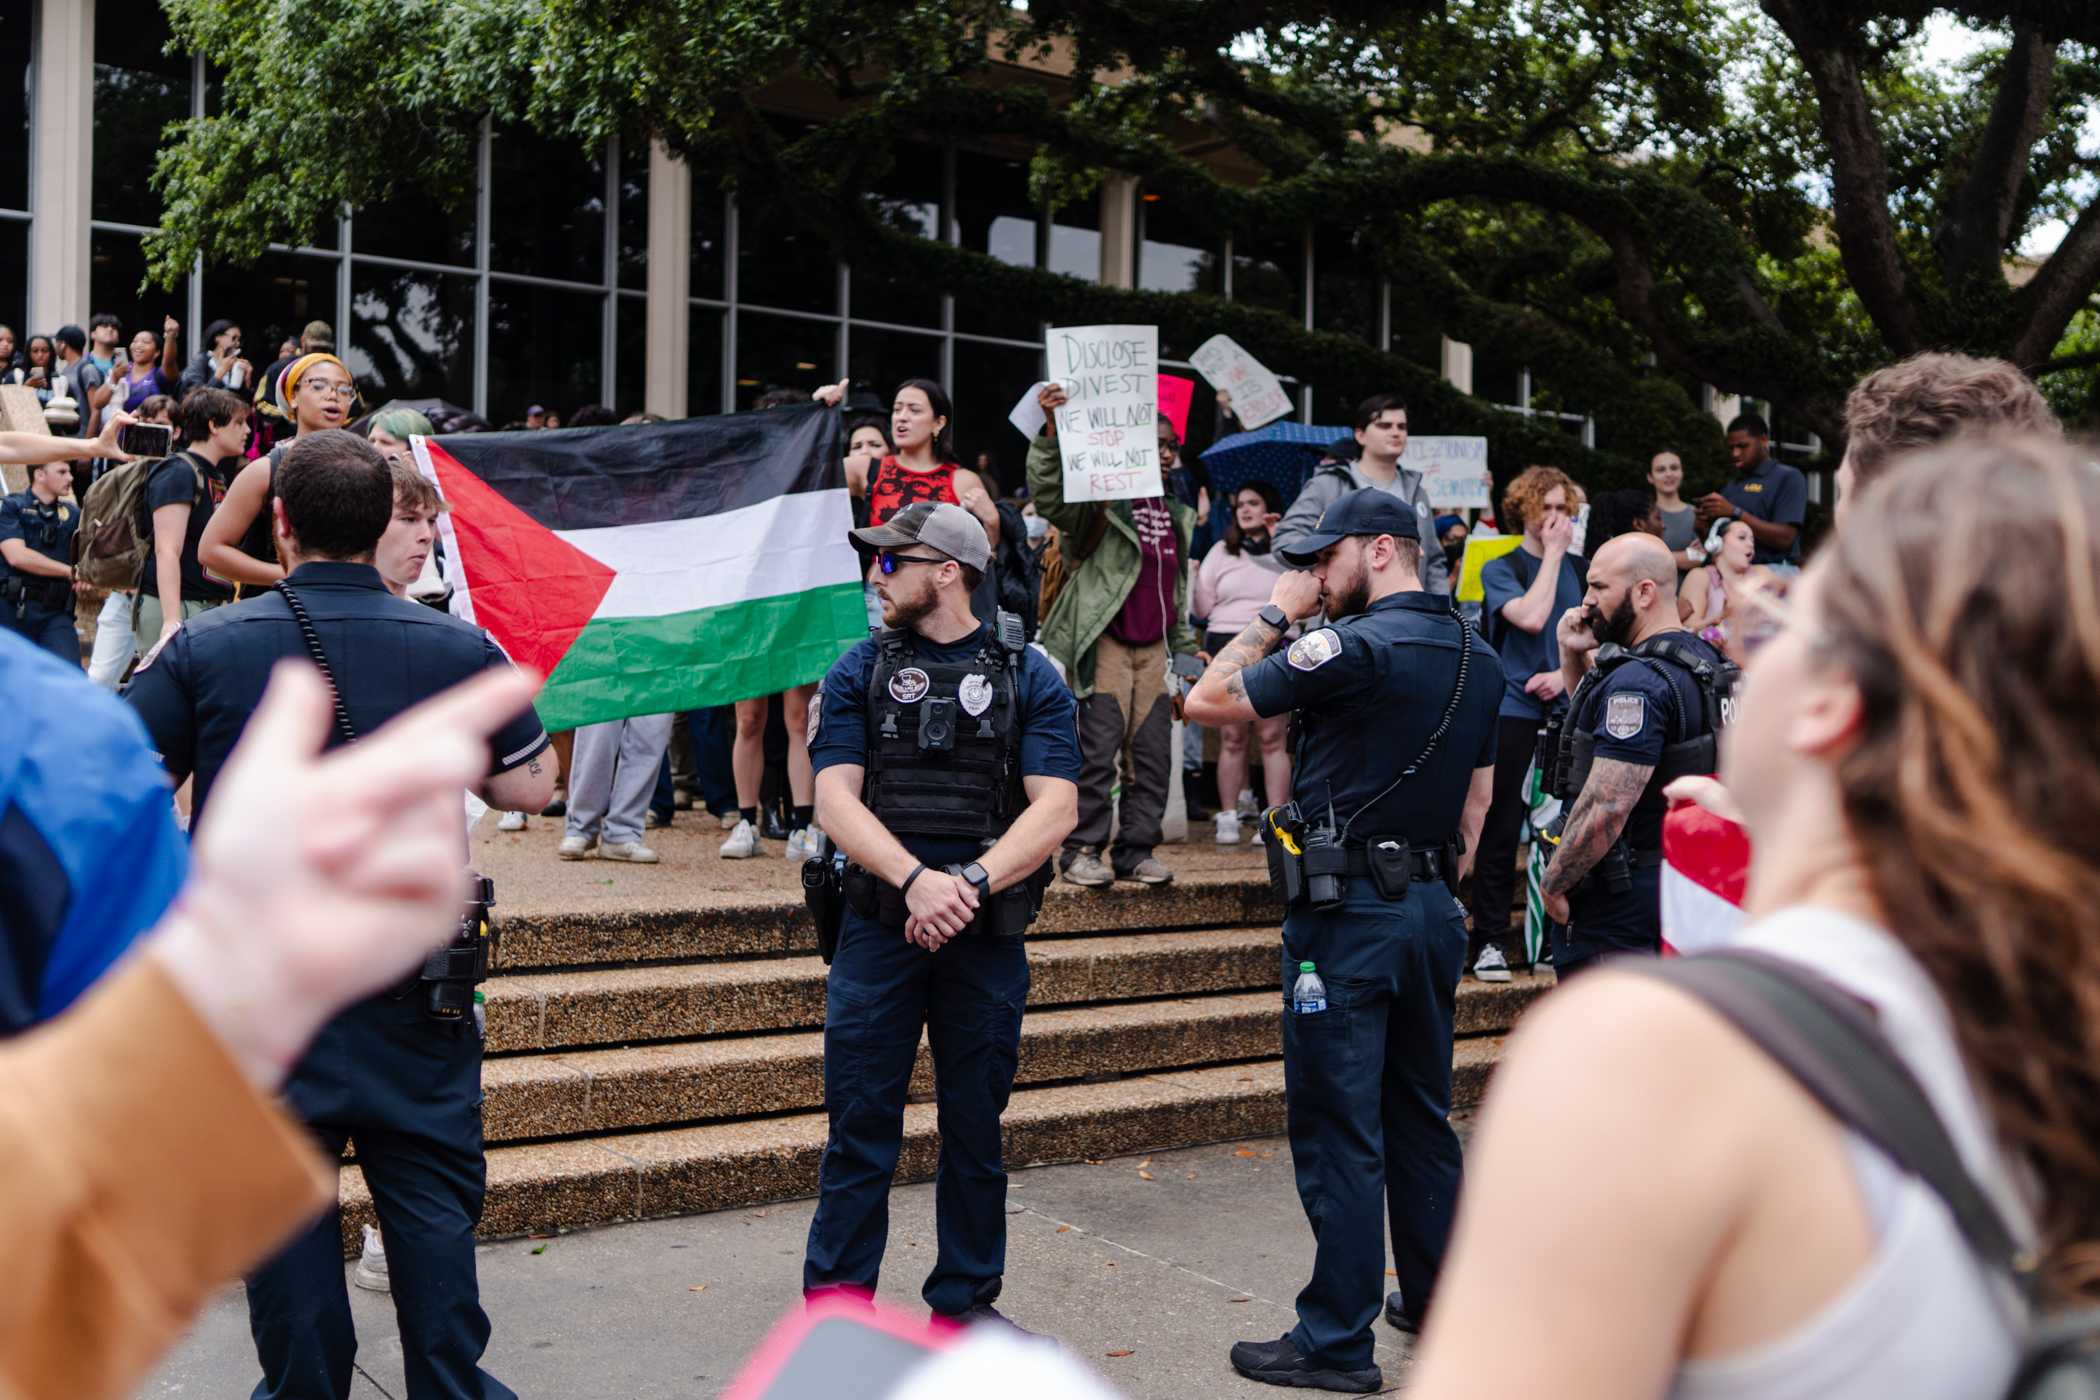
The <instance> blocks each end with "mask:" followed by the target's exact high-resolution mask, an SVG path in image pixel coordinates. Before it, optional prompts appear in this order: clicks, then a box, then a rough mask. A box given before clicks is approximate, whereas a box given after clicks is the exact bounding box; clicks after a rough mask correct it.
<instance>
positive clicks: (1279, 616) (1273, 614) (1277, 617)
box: [1255, 603, 1291, 632]
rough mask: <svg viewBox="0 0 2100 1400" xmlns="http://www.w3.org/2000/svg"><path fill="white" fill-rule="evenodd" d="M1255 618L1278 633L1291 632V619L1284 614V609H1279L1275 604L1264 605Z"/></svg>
mask: <svg viewBox="0 0 2100 1400" xmlns="http://www.w3.org/2000/svg"><path fill="white" fill-rule="evenodd" d="M1255 616H1256V617H1257V618H1259V619H1261V620H1262V621H1263V622H1266V623H1267V624H1268V625H1269V626H1271V627H1273V628H1275V629H1276V630H1277V631H1278V632H1288V631H1290V630H1291V620H1290V618H1289V617H1287V616H1286V615H1285V614H1284V611H1283V609H1282V608H1279V607H1277V606H1276V605H1275V604H1274V603H1264V604H1262V608H1261V611H1260V612H1258V613H1256V614H1255Z"/></svg>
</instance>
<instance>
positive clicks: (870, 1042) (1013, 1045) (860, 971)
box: [802, 502, 1079, 1322]
mask: <svg viewBox="0 0 2100 1400" xmlns="http://www.w3.org/2000/svg"><path fill="white" fill-rule="evenodd" d="M853 538H854V540H855V542H856V544H857V546H859V547H860V548H862V549H863V550H872V551H874V555H873V559H872V561H871V562H870V566H869V568H868V582H869V583H870V584H871V585H873V587H874V589H875V592H876V595H877V596H878V597H879V598H880V599H881V601H882V620H883V624H884V625H883V629H882V630H881V631H880V632H878V633H877V634H876V635H875V636H873V637H872V638H870V639H869V640H867V641H865V642H862V643H860V644H859V645H858V646H856V647H854V648H853V649H852V650H851V651H849V652H847V653H846V655H845V656H844V657H842V658H841V659H840V660H839V662H838V664H837V665H835V666H833V667H832V668H831V672H830V674H829V675H827V676H825V678H824V684H823V686H822V688H821V689H820V690H819V691H818V694H817V697H816V698H815V699H814V700H812V701H811V702H810V721H809V722H810V741H809V756H810V763H811V766H812V767H813V768H814V769H815V770H816V775H817V791H816V797H817V820H818V825H819V826H821V827H822V828H823V830H824V831H825V832H826V833H828V835H829V836H830V839H831V841H832V842H833V843H835V844H836V845H837V847H838V849H839V851H840V852H842V853H843V854H844V857H845V859H846V860H847V861H850V862H851V864H850V865H848V866H847V867H846V911H845V915H844V921H843V926H842V927H841V928H840V930H839V935H838V947H837V952H836V955H835V957H834V958H833V961H832V964H831V974H830V980H829V983H828V987H827V992H826V997H825V1014H824V1102H825V1108H826V1111H827V1112H828V1113H829V1115H830V1118H831V1136H830V1141H829V1142H828V1143H827V1144H826V1146H825V1149H824V1163H823V1172H822V1184H821V1186H820V1187H819V1195H818V1198H817V1214H816V1218H815V1219H814V1220H812V1221H811V1222H810V1227H809V1248H808V1253H807V1255H806V1256H805V1258H804V1260H803V1266H802V1287H803V1291H804V1292H805V1294H808V1295H810V1296H813V1297H814V1296H817V1295H820V1294H825V1293H834V1292H839V1293H848V1294H857V1295H862V1296H868V1295H872V1294H873V1293H874V1292H875V1283H876V1278H877V1275H878V1274H879V1273H880V1271H881V1267H882V1251H883V1244H884V1241H885V1238H886V1236H887V1234H888V1231H889V1190H890V1180H891V1178H892V1177H893V1176H894V1175H895V1173H896V1170H897V1154H898V1150H899V1148H900V1146H901V1145H902V1142H903V1136H904V1096H905V1091H906V1088H907V1086H908V1085H909V1083H910V1081H911V1072H912V1062H913V1060H914V1059H915V1058H916V1056H917V1053H918V1048H919V1032H920V1028H921V1027H922V1026H923V1027H925V1029H926V1032H927V1039H928V1040H929V1042H930V1043H931V1044H932V1047H933V1075H934V1096H935V1098H936V1100H937V1102H938V1104H939V1107H940V1119H939V1121H940V1133H941V1157H940V1175H939V1185H938V1188H937V1190H936V1191H935V1193H934V1210H935V1221H936V1227H937V1232H938V1238H939V1250H938V1254H937V1257H936V1259H935V1261H934V1266H933V1272H932V1273H931V1274H929V1275H928V1276H927V1279H926V1284H925V1287H924V1288H923V1289H922V1290H921V1295H922V1296H923V1297H924V1298H925V1300H926V1303H927V1306H929V1307H930V1308H932V1310H933V1312H934V1314H935V1316H937V1317H945V1318H950V1319H954V1320H956V1321H959V1322H971V1321H978V1320H982V1319H987V1318H992V1319H996V1318H998V1317H999V1314H998V1313H997V1311H996V1310H994V1308H993V1306H992V1304H993V1302H994V1300H996V1299H997V1298H998V1297H999V1290H1000V1284H1001V1279H1002V1276H1003V1274H1004V1273H1005V1269H1006V1169H1005V1165H1004V1160H1003V1148H1002V1144H1001V1140H1000V1132H999V1115H1000V1114H1001V1113H1003V1112H1004V1111H1005V1109H1006V1101H1007V1095H1008V1094H1009V1093H1010V1092H1011V1091H1012V1089H1013V1081H1014V1066H1015V1059H1016V1056H1017V1055H1018V1054H1019V1051H1020V1042H1021V1008H1022V1005H1023V1004H1024V1003H1025V1002H1026V1001H1027V999H1028V957H1027V954H1026V952H1025V950H1024V948H1023V946H1022V938H1021V935H1022V933H1023V932H1024V931H1025V930H1026V929H1027V927H1028V925H1029V923H1030V922H1031V921H1032V920H1033V919H1034V917H1035V914H1036V911H1037V910H1038V909H1039V908H1040V907H1041V902H1042V893H1043V890H1044V888H1045V887H1046V886H1047V885H1048V883H1049V879H1050V866H1049V859H1050V856H1051V855H1052V853H1054V852H1055V851H1056V850H1057V849H1058V846H1059V844H1060V843H1061V842H1063V840H1064V839H1065V836H1066V835H1067V834H1068V833H1069V832H1070V831H1071V830H1072V827H1073V824H1074V823H1075V822H1076V821H1077V820H1078V818H1079V787H1078V780H1079V749H1078V742H1077V736H1076V730H1075V718H1074V716H1075V707H1074V704H1073V701H1072V693H1071V691H1070V690H1068V689H1067V688H1066V687H1065V684H1064V682H1063V681H1061V680H1060V679H1058V676H1057V673H1056V671H1054V670H1053V669H1052V668H1051V666H1050V663H1049V661H1048V660H1047V659H1046V658H1045V657H1044V656H1043V655H1042V654H1041V653H1040V652H1037V651H1034V650H1031V649H1029V648H1028V647H1026V646H1025V645H1023V643H1022V639H1021V630H1020V620H1019V619H1018V618H1016V617H1014V616H1013V615H1012V614H1010V613H1000V614H998V615H997V617H996V619H995V620H993V621H980V620H979V619H978V618H977V617H976V616H975V615H974V614H973V613H972V612H971V610H970V597H971V594H972V592H973V591H974V590H975V589H976V588H977V586H978V583H979V580H980V579H981V577H982V575H983V573H984V570H985V568H986V566H987V564H988V563H989V562H990V559H991V544H990V541H989V540H988V539H987V537H986V535H985V530H984V526H983V525H982V524H980V523H979V522H978V520H977V518H976V517H975V516H973V515H971V514H970V513H969V512H968V511H966V510H963V509H962V508H961V507H959V506H953V505H947V504H934V503H931V502H921V503H920V504H917V505H911V506H906V507H905V508H904V509H903V510H901V511H898V512H897V513H896V514H895V515H893V516H891V517H890V518H889V520H888V521H886V522H885V523H883V524H881V525H878V526H873V527H870V528H867V529H861V530H855V531H854V532H853Z"/></svg>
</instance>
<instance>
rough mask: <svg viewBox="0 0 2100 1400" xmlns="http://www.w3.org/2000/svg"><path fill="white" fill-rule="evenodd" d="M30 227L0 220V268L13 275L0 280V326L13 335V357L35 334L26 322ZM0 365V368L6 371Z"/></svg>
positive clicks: (24, 348) (12, 221) (8, 220)
mask: <svg viewBox="0 0 2100 1400" xmlns="http://www.w3.org/2000/svg"><path fill="white" fill-rule="evenodd" d="M28 267H29V224H28V222H27V221H26V220H22V219H0V268H12V269H14V272H13V274H12V275H9V276H7V277H6V278H5V280H0V326H7V327H9V328H11V329H12V330H13V331H14V333H15V354H16V355H17V356H20V355H21V353H22V352H23V351H24V350H26V349H27V348H28V347H29V337H30V336H31V335H32V334H35V333H37V332H35V330H34V328H33V327H31V326H30V324H29V322H28V319H27V317H28V313H29V279H28V277H27V275H26V273H27V270H28ZM6 368H7V366H6V365H0V369H6Z"/></svg>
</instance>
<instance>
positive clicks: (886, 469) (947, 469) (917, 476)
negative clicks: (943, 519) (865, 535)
mask: <svg viewBox="0 0 2100 1400" xmlns="http://www.w3.org/2000/svg"><path fill="white" fill-rule="evenodd" d="M956 470H957V468H956V464H955V463H953V462H943V463H941V464H940V465H939V466H937V467H935V468H934V469H933V470H932V471H930V472H915V471H908V470H906V469H905V466H904V464H903V463H902V462H899V461H898V460H897V459H896V458H895V457H885V458H883V459H882V461H881V463H880V464H878V465H877V466H876V468H875V470H874V471H872V472H870V473H868V523H869V524H870V525H880V524H882V523H883V522H884V521H886V520H888V519H889V518H890V517H891V516H893V515H895V514H896V513H897V512H898V511H900V510H903V509H904V508H905V507H906V506H911V505H917V504H918V503H919V502H921V501H946V502H947V503H948V504H949V505H951V506H957V505H961V504H962V500H961V498H960V497H958V496H957V495H956V494H955V473H956Z"/></svg>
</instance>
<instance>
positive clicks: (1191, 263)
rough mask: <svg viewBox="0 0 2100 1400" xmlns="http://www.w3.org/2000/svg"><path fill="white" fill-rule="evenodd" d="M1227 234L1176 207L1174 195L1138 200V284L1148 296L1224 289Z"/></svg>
mask: <svg viewBox="0 0 2100 1400" xmlns="http://www.w3.org/2000/svg"><path fill="white" fill-rule="evenodd" d="M1224 257H1225V235H1224V233H1223V232H1222V231H1221V230H1218V229H1215V228H1212V227H1209V226H1208V225H1207V224H1205V223H1204V222H1203V221H1201V220H1199V219H1196V218H1194V217H1192V216H1191V215H1190V214H1189V213H1188V212H1187V211H1186V210H1184V209H1181V208H1179V207H1178V206H1177V205H1176V204H1175V202H1174V199H1173V197H1172V196H1170V195H1165V194H1158V193H1154V192H1152V191H1149V190H1147V191H1144V192H1143V193H1141V194H1140V195H1139V196H1138V258H1137V264H1138V267H1137V284H1138V286H1140V287H1142V288H1144V289H1145V290H1146V291H1152V292H1210V293H1212V294H1214V295H1215V294H1217V293H1219V292H1221V291H1223V290H1224V278H1223V276H1222V275H1221V274H1222V271H1223V261H1224Z"/></svg>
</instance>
